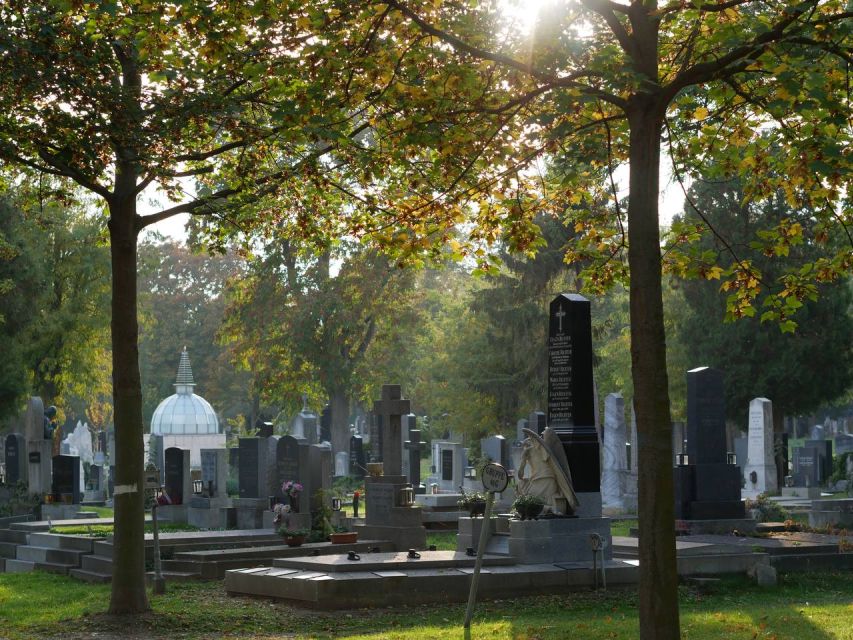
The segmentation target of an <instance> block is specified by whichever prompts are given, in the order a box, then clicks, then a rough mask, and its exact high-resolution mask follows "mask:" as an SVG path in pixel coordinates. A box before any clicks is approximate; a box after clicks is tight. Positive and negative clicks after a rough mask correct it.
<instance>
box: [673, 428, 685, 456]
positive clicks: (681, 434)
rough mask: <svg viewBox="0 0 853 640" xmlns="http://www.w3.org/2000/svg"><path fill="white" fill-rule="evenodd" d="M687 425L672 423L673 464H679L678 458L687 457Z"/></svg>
mask: <svg viewBox="0 0 853 640" xmlns="http://www.w3.org/2000/svg"><path fill="white" fill-rule="evenodd" d="M686 440H687V425H685V424H684V423H683V422H673V423H672V453H673V454H674V455H675V462H674V464H681V458H680V456H681V455H682V454H684V455H687V443H686Z"/></svg>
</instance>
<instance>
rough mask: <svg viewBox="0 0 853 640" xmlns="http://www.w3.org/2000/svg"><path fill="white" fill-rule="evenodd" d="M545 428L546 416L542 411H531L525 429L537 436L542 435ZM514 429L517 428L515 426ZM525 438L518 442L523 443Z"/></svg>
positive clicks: (546, 423) (546, 424)
mask: <svg viewBox="0 0 853 640" xmlns="http://www.w3.org/2000/svg"><path fill="white" fill-rule="evenodd" d="M546 426H548V416H546V415H545V413H544V412H543V411H531V412H530V415H529V416H527V428H528V429H530V430H531V431H535V432H536V433H538V434H539V435H542V432H543V431H545V427H546ZM516 428H518V426H517V425H516ZM522 435H523V434H522ZM526 437H527V436H524V437H523V438H521V440H520V442H524V439H525V438H526Z"/></svg>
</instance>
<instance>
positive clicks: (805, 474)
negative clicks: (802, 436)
mask: <svg viewBox="0 0 853 640" xmlns="http://www.w3.org/2000/svg"><path fill="white" fill-rule="evenodd" d="M821 466H822V465H821V456H820V452H819V451H818V449H817V447H796V448H795V449H794V474H793V475H794V485H795V486H797V487H819V486H821V484H822V482H821V480H822V477H823V473H822V471H823V470H822V468H821Z"/></svg>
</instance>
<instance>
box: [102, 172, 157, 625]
mask: <svg viewBox="0 0 853 640" xmlns="http://www.w3.org/2000/svg"><path fill="white" fill-rule="evenodd" d="M122 178H124V180H122ZM123 181H124V182H127V183H128V184H125V185H122V184H121V183H122V182H123ZM130 184H132V185H133V186H135V174H133V173H132V172H128V174H127V175H120V176H119V179H118V180H117V184H116V193H117V194H121V193H124V194H128V195H125V196H124V197H122V196H116V197H115V198H113V199H112V200H111V201H110V203H109V205H110V221H109V229H110V251H111V255H112V276H113V281H112V346H113V403H114V406H115V433H116V435H115V438H116V447H115V451H116V460H115V492H114V497H113V501H114V504H115V538H114V539H113V567H114V570H113V580H112V595H111V597H110V608H109V612H110V613H112V614H127V613H138V612H142V611H147V610H148V609H149V606H148V595H147V593H146V591H145V522H144V519H145V510H144V488H143V481H142V477H143V451H144V446H143V443H142V385H141V382H140V377H139V346H138V339H139V326H138V323H137V312H136V236H137V229H136V217H137V216H136V201H135V195H134V194H133V191H132V189H131V190H130V191H128V190H127V187H128V186H129V185H130ZM123 186H124V187H125V188H122V187H123Z"/></svg>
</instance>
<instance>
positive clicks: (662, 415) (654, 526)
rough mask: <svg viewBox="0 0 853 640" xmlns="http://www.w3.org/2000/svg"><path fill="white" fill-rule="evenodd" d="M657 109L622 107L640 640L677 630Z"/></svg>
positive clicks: (642, 101)
mask: <svg viewBox="0 0 853 640" xmlns="http://www.w3.org/2000/svg"><path fill="white" fill-rule="evenodd" d="M663 113H664V107H663V106H661V105H660V104H658V101H656V100H655V99H654V98H653V97H652V96H649V95H647V94H639V95H637V96H635V97H634V98H632V100H631V103H630V105H629V109H628V120H629V124H630V127H631V146H630V194H631V195H630V198H629V204H628V238H629V247H630V248H629V252H628V253H629V265H630V270H631V289H630V293H631V373H632V376H633V380H634V406H635V408H636V412H637V439H638V444H639V446H638V464H637V467H638V475H639V520H640V522H639V525H640V540H639V551H640V637H641V638H643V639H644V640H650V639H652V638H654V639H655V640H659V639H665V640H677V639H678V638H679V635H680V634H679V621H678V576H677V572H676V562H675V505H674V502H675V498H674V491H673V480H672V477H673V472H672V467H673V453H672V425H671V420H670V413H669V390H668V383H667V374H666V338H665V334H664V323H663V297H662V292H661V252H660V229H659V221H658V197H659V195H658V194H659V191H660V166H659V164H660V147H661V124H662V119H663Z"/></svg>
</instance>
